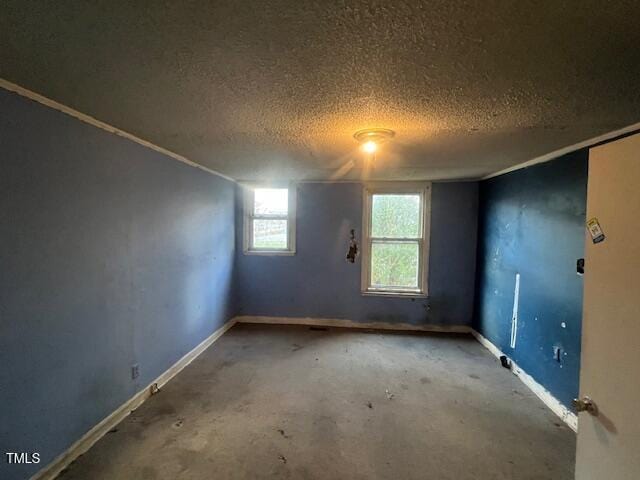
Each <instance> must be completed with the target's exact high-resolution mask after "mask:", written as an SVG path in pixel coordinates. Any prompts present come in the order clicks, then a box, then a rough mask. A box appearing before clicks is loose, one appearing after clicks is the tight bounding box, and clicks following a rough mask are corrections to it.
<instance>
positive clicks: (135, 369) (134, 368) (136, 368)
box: [131, 363, 140, 380]
mask: <svg viewBox="0 0 640 480" xmlns="http://www.w3.org/2000/svg"><path fill="white" fill-rule="evenodd" d="M139 376H140V365H138V364H137V363H134V364H133V365H131V380H135V379H136V378H138V377H139Z"/></svg>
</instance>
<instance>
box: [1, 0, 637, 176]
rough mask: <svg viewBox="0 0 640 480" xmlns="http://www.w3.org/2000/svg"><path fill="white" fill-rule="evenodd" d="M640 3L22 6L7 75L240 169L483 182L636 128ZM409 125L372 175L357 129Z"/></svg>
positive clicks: (5, 56)
mask: <svg viewBox="0 0 640 480" xmlns="http://www.w3.org/2000/svg"><path fill="white" fill-rule="evenodd" d="M639 18H640V2H637V1H630V2H627V1H615V2H603V1H602V0H598V1H591V0H582V1H578V0H576V1H558V0H552V1H517V2H516V1H477V2H474V1H464V2H463V1H450V0H442V1H429V2H427V1H422V2H420V1H413V2H411V1H406V0H395V1H387V2H382V1H355V0H342V1H329V0H317V1H305V0H288V1H286V0H281V1H276V0H262V1H242V0H230V1H216V2H211V1H195V0H194V1H164V2H153V1H148V2H147V1H144V2H135V1H120V0H108V1H106V0H105V1H93V2H86V1H75V2H73V1H68V2H66V1H65V2H63V1H34V2H30V1H25V0H3V1H2V3H1V5H0V77H2V78H5V79H6V80H9V81H11V82H14V83H17V84H19V85H21V86H23V87H26V88H28V89H31V90H34V91H35V92H37V93H41V94H42V95H45V96H47V97H49V98H52V99H54V100H57V101H58V102H60V103H62V104H65V105H68V106H70V107H72V108H75V109H76V110H79V111H81V112H83V113H86V114H89V115H92V116H94V117H96V118H98V119H99V120H103V121H105V122H107V123H110V124H112V125H114V126H116V127H119V128H121V129H122V130H125V131H128V132H130V133H133V134H135V135H137V136H139V137H141V138H143V139H146V140H149V141H151V142H153V143H156V144H157V145H159V146H162V147H165V148H167V149H169V150H172V151H174V152H176V153H179V154H181V155H184V156H185V157H187V158H189V159H190V160H193V161H195V162H198V163H201V164H202V165H205V166H207V167H210V168H213V169H216V170H218V171H220V172H222V173H225V174H227V175H229V176H232V177H234V178H237V179H241V180H245V179H254V180H255V179H266V178H277V179H282V178H298V179H300V178H302V179H354V178H362V177H363V176H368V178H384V179H407V178H411V179H434V178H435V179H444V178H474V177H476V178H477V177H479V176H483V175H485V174H488V173H492V172H495V171H497V170H501V169H503V168H505V167H509V166H511V165H514V164H518V163H521V162H523V161H526V160H529V159H531V158H533V157H536V156H539V155H543V154H546V153H549V152H550V151H553V150H555V149H558V148H561V147H565V146H567V145H570V144H573V143H576V142H579V141H582V140H585V139H587V138H590V137H593V136H595V135H599V134H602V133H605V132H608V131H611V130H614V129H617V128H621V127H624V126H627V125H629V124H631V123H635V122H638V121H640V88H639V87H638V85H639V84H640V28H638V19H639ZM366 127H385V128H390V129H393V130H395V131H396V132H397V134H396V138H395V139H394V141H393V142H392V143H389V144H387V145H385V146H384V148H383V150H382V152H381V153H380V155H379V156H378V158H377V159H376V160H375V162H374V163H373V164H372V165H370V166H369V167H367V165H366V164H365V162H364V161H363V155H362V154H361V153H360V152H359V151H358V149H357V145H356V143H355V141H354V140H353V138H352V135H353V133H354V132H355V131H356V130H359V129H361V128H366Z"/></svg>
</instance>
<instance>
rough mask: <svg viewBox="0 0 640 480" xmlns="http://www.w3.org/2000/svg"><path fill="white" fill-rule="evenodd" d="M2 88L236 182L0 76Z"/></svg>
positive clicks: (0, 86) (230, 179) (229, 178)
mask: <svg viewBox="0 0 640 480" xmlns="http://www.w3.org/2000/svg"><path fill="white" fill-rule="evenodd" d="M0 88H4V89H5V90H8V91H10V92H13V93H17V94H18V95H20V96H22V97H25V98H28V99H30V100H33V101H35V102H38V103H40V104H42V105H44V106H46V107H49V108H52V109H54V110H57V111H59V112H62V113H64V114H66V115H69V116H71V117H73V118H75V119H77V120H80V121H81V122H84V123H88V124H89V125H92V126H94V127H97V128H99V129H101V130H104V131H105V132H109V133H113V134H114V135H118V136H119V137H123V138H126V139H127V140H131V141H132V142H135V143H137V144H139V145H142V146H143V147H147V148H150V149H151V150H155V151H156V152H158V153H162V154H163V155H166V156H168V157H171V158H173V159H174V160H177V161H179V162H182V163H185V164H187V165H189V166H191V167H194V168H199V169H200V170H203V171H205V172H207V173H210V174H212V175H217V176H218V177H222V178H224V179H225V180H229V181H230V182H234V183H236V181H235V180H234V179H233V178H231V177H228V176H226V175H224V174H222V173H220V172H216V171H215V170H212V169H210V168H207V167H205V166H204V165H200V164H199V163H196V162H193V161H191V160H189V159H188V158H186V157H183V156H182V155H179V154H177V153H174V152H172V151H170V150H167V149H166V148H163V147H160V146H158V145H155V144H153V143H151V142H149V141H147V140H143V139H142V138H139V137H136V136H135V135H133V134H131V133H128V132H125V131H124V130H120V129H119V128H118V127H114V126H113V125H109V124H108V123H105V122H102V121H100V120H98V119H96V118H93V117H92V116H90V115H86V114H84V113H82V112H79V111H77V110H74V109H73V108H71V107H67V106H66V105H63V104H61V103H58V102H56V101H55V100H51V99H50V98H47V97H45V96H43V95H40V94H39V93H36V92H32V91H31V90H28V89H26V88H24V87H21V86H20V85H16V84H15V83H11V82H9V81H8V80H5V79H3V78H0Z"/></svg>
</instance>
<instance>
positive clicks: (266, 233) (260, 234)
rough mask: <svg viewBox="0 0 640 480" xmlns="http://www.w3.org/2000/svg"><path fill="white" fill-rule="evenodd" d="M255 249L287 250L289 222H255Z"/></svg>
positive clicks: (258, 220)
mask: <svg viewBox="0 0 640 480" xmlns="http://www.w3.org/2000/svg"><path fill="white" fill-rule="evenodd" d="M253 248H262V249H273V250H283V249H286V248H287V220H262V219H255V220H254V221H253Z"/></svg>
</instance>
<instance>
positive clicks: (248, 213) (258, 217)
mask: <svg viewBox="0 0 640 480" xmlns="http://www.w3.org/2000/svg"><path fill="white" fill-rule="evenodd" d="M292 191H293V192H294V193H293V194H292ZM244 251H245V253H249V254H263V255H292V254H293V253H295V190H294V189H289V188H261V187H246V190H245V215H244Z"/></svg>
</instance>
